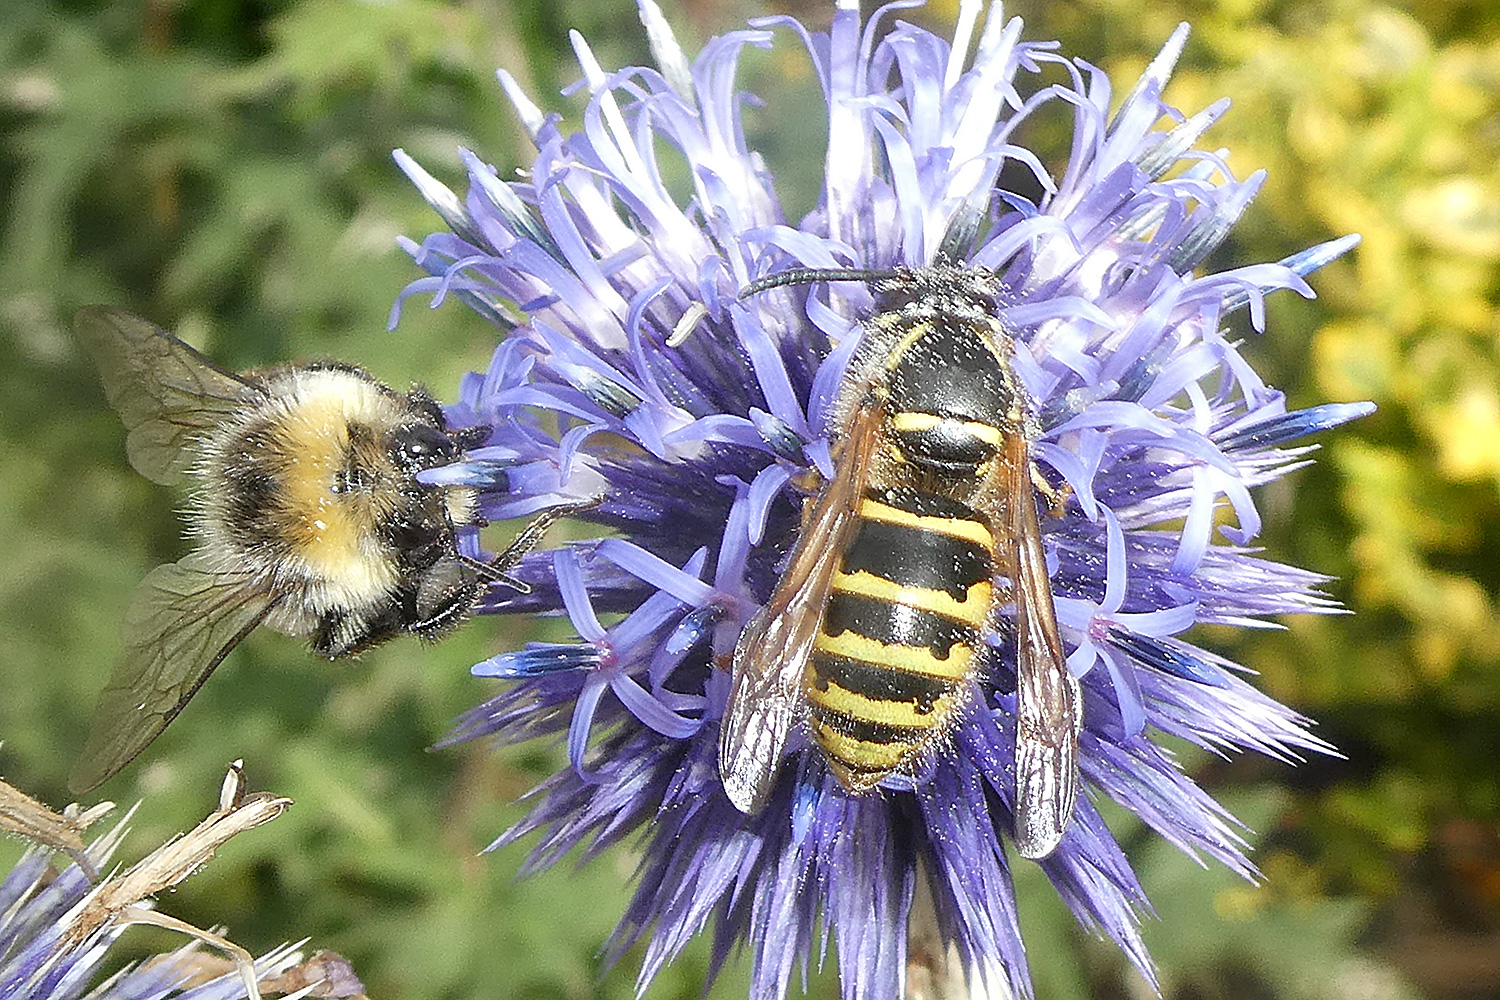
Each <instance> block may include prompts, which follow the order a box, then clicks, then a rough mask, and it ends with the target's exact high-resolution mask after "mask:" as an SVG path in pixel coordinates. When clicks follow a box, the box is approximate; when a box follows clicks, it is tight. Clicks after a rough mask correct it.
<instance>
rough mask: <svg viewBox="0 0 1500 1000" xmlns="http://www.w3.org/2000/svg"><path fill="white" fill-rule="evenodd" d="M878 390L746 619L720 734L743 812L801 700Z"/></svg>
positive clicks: (766, 779) (852, 508)
mask: <svg viewBox="0 0 1500 1000" xmlns="http://www.w3.org/2000/svg"><path fill="white" fill-rule="evenodd" d="M880 421H881V411H880V405H879V401H878V400H877V399H875V398H874V396H873V394H867V398H866V399H865V401H864V402H862V403H861V404H860V405H859V407H858V408H857V409H856V410H855V412H854V414H853V415H852V417H851V419H850V420H849V423H848V426H847V428H846V431H845V434H844V445H843V450H842V452H841V453H840V455H839V460H838V465H837V466H836V467H835V469H834V474H833V478H832V479H831V480H829V481H828V483H827V484H826V485H825V486H824V488H823V492H822V495H821V496H819V497H818V500H817V505H816V507H815V508H814V509H813V513H812V516H811V517H810V518H809V519H808V521H807V524H806V525H805V526H804V527H803V529H802V532H801V534H800V535H799V536H798V538H797V548H796V550H795V551H794V552H793V554H792V561H791V564H790V565H788V566H787V568H786V572H785V573H784V574H782V577H781V581H780V582H779V583H777V585H776V590H775V591H774V592H773V593H772V594H771V600H770V602H769V603H767V604H766V606H765V607H764V608H762V609H761V610H760V612H759V613H758V614H757V615H756V616H755V617H754V618H752V619H750V623H749V624H748V625H746V626H745V630H744V631H743V632H741V633H740V639H739V642H738V643H737V644H736V645H735V649H734V689H733V691H732V692H731V694H730V696H729V710H728V712H727V713H726V714H725V716H724V722H723V728H722V729H721V731H720V734H719V774H720V776H721V777H722V778H723V779H724V791H725V792H726V793H727V794H728V795H729V801H731V802H733V803H734V804H735V806H736V807H737V808H738V809H739V810H740V811H741V812H744V813H754V812H756V811H758V810H759V809H760V808H761V806H763V805H765V801H766V798H767V797H768V796H769V795H770V794H771V788H772V786H773V785H774V784H775V777H776V767H777V765H778V764H779V763H780V761H781V754H782V751H783V750H784V749H785V748H786V739H787V734H788V733H789V732H790V731H791V727H792V725H793V724H794V723H795V722H796V719H797V713H798V711H799V706H800V704H801V693H800V692H801V686H802V669H803V666H804V664H806V662H807V656H808V653H809V652H811V651H812V644H813V639H814V638H816V636H817V634H818V622H819V619H821V618H822V616H823V605H824V604H825V603H826V602H827V599H828V588H829V584H830V581H831V580H832V578H833V574H834V571H835V570H836V569H837V568H838V562H839V558H840V556H841V555H842V554H843V551H844V548H845V546H846V544H847V539H848V535H849V531H850V529H851V528H853V527H854V526H855V525H856V524H857V523H858V521H857V520H856V519H855V516H854V515H855V513H856V511H857V510H858V509H859V500H860V495H861V492H862V490H863V488H864V482H865V478H866V475H867V473H868V469H869V465H870V457H871V455H872V454H873V453H874V450H875V444H876V442H877V440H878V438H877V432H878V431H879V429H880Z"/></svg>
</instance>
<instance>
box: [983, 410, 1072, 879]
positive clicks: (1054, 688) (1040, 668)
mask: <svg viewBox="0 0 1500 1000" xmlns="http://www.w3.org/2000/svg"><path fill="white" fill-rule="evenodd" d="M1029 452H1030V449H1029V448H1028V447H1027V444H1026V439H1025V437H1024V436H1023V435H1021V434H1012V435H1008V436H1007V438H1006V442H1005V451H1004V455H1003V459H1002V462H1001V463H999V464H1000V466H1001V469H1000V471H999V472H998V473H997V474H998V475H1003V476H1004V477H1005V481H1004V483H1003V484H1001V487H1000V488H1001V489H1002V490H1003V500H1002V503H1003V506H1004V508H1005V519H1006V524H1005V525H1004V526H1003V529H1002V530H1001V531H1000V532H997V537H1004V536H1006V535H1008V536H1009V538H1010V544H1009V545H1008V546H1007V545H1002V546H1000V549H1001V550H1002V551H1001V554H1000V555H1001V559H1002V560H1003V561H1006V562H1009V563H1010V564H1011V565H1009V566H1008V567H1007V569H1008V571H1009V575H1010V578H1011V581H1012V589H1013V590H1014V593H1015V602H1016V850H1017V851H1018V852H1019V853H1020V855H1021V856H1022V857H1023V858H1044V857H1046V856H1047V855H1049V854H1051V853H1052V851H1053V850H1054V849H1055V848H1056V847H1057V844H1058V842H1059V841H1060V840H1062V835H1063V831H1064V830H1066V829H1067V827H1068V821H1069V820H1070V819H1071V818H1072V816H1073V804H1074V802H1075V800H1076V799H1077V798H1078V733H1079V731H1080V730H1081V728H1082V726H1083V695H1082V692H1081V691H1080V690H1079V687H1078V679H1077V678H1075V677H1074V676H1073V675H1072V674H1071V673H1069V672H1068V664H1067V657H1066V656H1064V655H1063V645H1062V639H1061V637H1060V636H1059V635H1058V631H1057V610H1056V608H1055V607H1054V606H1053V603H1052V583H1051V580H1050V579H1049V577H1048V575H1047V556H1046V553H1045V552H1044V551H1043V549H1042V528H1041V524H1040V523H1039V522H1038V520H1037V514H1036V500H1035V499H1034V498H1033V496H1032V486H1031V456H1030V453H1029Z"/></svg>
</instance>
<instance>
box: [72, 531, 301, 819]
mask: <svg viewBox="0 0 1500 1000" xmlns="http://www.w3.org/2000/svg"><path fill="white" fill-rule="evenodd" d="M275 603H276V602H275V599H274V598H273V597H272V596H271V595H270V594H268V593H266V592H265V591H264V590H263V589H260V588H257V587H254V586H252V585H251V582H250V579H249V578H248V577H246V576H243V575H239V574H233V573H216V572H210V571H209V570H207V569H205V568H204V567H203V565H202V564H201V563H200V562H199V561H198V558H197V557H196V556H188V557H186V558H185V559H182V560H181V561H179V562H175V563H168V564H167V565H165V566H158V567H156V569H154V570H152V571H151V573H150V574H149V575H147V577H146V579H144V580H142V581H141V584H140V586H139V587H137V588H136V591H135V596H134V597H133V598H132V599H131V602H130V610H129V612H128V613H127V615H126V617H125V627H124V630H123V631H124V640H125V653H124V655H123V656H122V657H121V658H120V661H119V663H117V664H116V665H115V669H114V673H112V674H111V675H110V678H109V684H108V685H107V686H106V687H105V688H104V693H103V694H102V695H100V696H99V706H98V708H96V709H95V710H94V718H93V721H92V722H91V723H90V724H89V737H88V742H87V743H86V744H84V748H83V753H82V755H81V756H80V757H79V759H78V763H77V764H76V765H74V768H73V774H72V775H71V777H70V778H69V779H68V787H69V788H71V789H72V790H73V791H74V792H75V793H82V792H87V791H89V790H90V789H93V788H95V787H96V786H98V785H100V784H102V783H103V782H104V781H106V780H108V779H109V778H110V777H112V776H113V775H115V774H116V773H118V772H119V771H120V769H121V768H123V767H124V766H125V765H126V764H128V763H130V761H131V760H132V759H134V758H135V756H136V755H137V754H138V753H140V752H141V751H142V750H144V749H145V748H146V747H147V745H148V744H150V743H151V741H152V740H154V739H156V737H157V736H159V735H160V734H161V731H162V730H163V729H165V728H166V727H167V723H169V722H171V721H172V720H173V719H174V718H176V716H177V713H178V712H180V711H182V707H183V706H184V705H186V704H187V702H188V699H189V698H191V697H192V696H193V695H194V694H195V693H196V692H197V690H198V688H200V687H202V686H203V682H204V681H205V680H207V679H208V675H209V674H211V673H212V672H213V669H214V668H215V667H217V666H218V665H219V664H220V663H221V662H222V661H223V659H224V657H225V656H227V655H229V651H230V650H231V649H233V648H234V647H235V646H236V645H238V644H239V642H240V640H241V639H243V638H245V636H246V635H248V634H250V631H251V630H252V629H254V628H255V626H257V625H259V624H260V623H261V622H262V621H263V620H264V619H265V617H266V615H267V614H269V613H270V611H271V608H272V607H273V606H274V605H275Z"/></svg>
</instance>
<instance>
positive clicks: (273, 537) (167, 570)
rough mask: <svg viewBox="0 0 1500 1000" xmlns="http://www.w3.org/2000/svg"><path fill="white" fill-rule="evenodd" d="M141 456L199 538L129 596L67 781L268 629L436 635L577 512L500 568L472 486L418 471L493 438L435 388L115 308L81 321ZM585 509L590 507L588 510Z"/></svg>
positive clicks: (121, 754) (117, 750)
mask: <svg viewBox="0 0 1500 1000" xmlns="http://www.w3.org/2000/svg"><path fill="white" fill-rule="evenodd" d="M76 328H77V331H78V335H79V338H80V340H81V341H82V342H83V344H84V346H85V347H86V348H87V349H88V351H89V353H90V354H92V355H93V357H94V360H95V362H96V363H97V365H98V367H99V370H100V375H101V377H102V379H103V382H104V387H105V391H106V393H107V394H108V396H109V400H110V403H111V404H112V405H113V406H114V407H115V409H116V410H118V411H119V413H120V417H121V419H122V420H123V421H124V423H125V426H126V427H127V429H128V430H129V436H128V438H127V442H126V444H127V451H128V455H129V458H130V462H131V464H132V465H133V466H135V468H136V470H137V471H139V472H140V473H141V474H143V475H145V476H146V477H147V478H149V479H151V480H153V481H155V482H158V483H162V484H166V485H176V484H183V483H186V484H190V485H191V486H192V487H193V493H192V498H191V501H190V505H189V508H188V512H187V517H188V523H189V529H190V530H189V533H190V535H192V536H193V537H194V538H195V540H196V542H197V547H196V549H195V550H194V551H193V552H192V553H191V554H189V555H188V556H186V557H184V558H183V559H181V560H179V561H178V562H175V563H169V564H167V565H164V566H159V567H157V568H156V569H155V570H154V571H152V572H151V573H150V574H148V575H147V577H146V578H145V580H143V581H142V582H141V584H140V586H139V587H138V588H137V589H136V592H135V596H134V598H133V599H132V601H131V604H130V608H129V611H128V612H127V615H126V620H125V624H124V628H123V630H122V632H123V639H124V646H125V650H124V654H123V655H122V657H121V659H120V660H119V662H118V663H117V664H116V666H115V668H114V671H113V673H112V674H111V676H110V681H109V684H108V685H107V686H106V687H105V689H104V692H103V694H102V695H101V696H100V699H99V705H98V708H97V709H96V710H95V713H94V719H93V722H92V724H91V726H90V732H89V737H88V741H87V743H86V744H85V746H84V749H83V752H82V754H81V756H80V758H79V761H78V763H77V765H76V766H75V768H74V772H73V775H72V777H71V779H70V785H71V787H72V788H73V789H74V790H75V791H78V792H84V791H88V790H89V789H92V788H94V787H95V786H97V785H99V784H100V783H102V782H103V781H105V780H106V779H107V778H109V777H111V776H112V775H114V774H115V773H116V772H118V771H119V770H120V769H122V768H123V767H124V766H125V765H126V764H128V763H129V762H130V761H131V760H132V759H133V758H134V757H135V756H136V755H137V754H139V753H140V752H141V751H142V750H143V749H145V747H146V746H147V745H148V744H150V743H151V741H152V740H154V739H155V738H156V737H157V736H158V735H159V734H160V733H161V731H162V730H163V729H165V728H166V726H167V724H168V723H169V722H171V721H172V719H173V718H175V717H176V715H177V714H178V713H179V712H180V711H181V710H182V708H183V707H184V706H185V705H186V704H187V702H188V700H189V699H190V698H191V697H192V696H193V694H194V693H196V692H197V690H198V688H199V687H201V686H202V684H203V683H204V681H206V680H207V679H208V676H209V675H210V674H211V673H212V672H213V670H214V669H215V668H216V667H217V666H218V665H219V663H220V662H222V661H223V659H224V658H225V656H227V655H228V654H229V652H230V650H232V649H233V648H234V647H235V646H236V645H238V644H239V643H240V641H241V640H243V639H244V638H245V637H246V636H247V635H248V634H249V633H250V632H251V631H253V630H254V629H255V628H256V627H258V626H259V625H262V624H264V625H268V626H270V627H272V628H274V629H276V630H277V631H280V632H283V633H286V634H288V635H292V636H296V637H299V638H304V639H306V640H307V641H308V643H309V645H310V646H311V648H312V650H313V651H314V652H316V653H318V654H320V655H323V656H328V657H338V656H345V655H349V654H352V653H357V652H359V651H361V650H364V649H367V648H369V647H371V646H374V645H377V644H379V643H382V642H385V641H386V640H388V639H391V638H393V637H395V636H397V635H403V634H412V635H416V636H418V637H419V638H421V639H424V640H435V639H438V638H441V637H442V636H443V635H444V634H446V633H447V632H448V631H449V630H450V629H452V628H453V627H454V626H456V625H458V624H459V623H461V622H462V621H464V620H465V619H466V618H467V617H468V616H469V614H470V612H471V611H472V610H473V607H474V605H475V603H476V602H477V601H478V600H479V598H480V596H481V595H482V594H483V592H484V591H485V589H486V588H487V587H489V586H490V585H492V584H494V583H503V584H506V585H509V586H511V587H514V588H516V589H525V584H523V583H521V582H519V581H517V580H514V579H513V578H512V577H510V576H508V575H507V574H506V572H505V571H506V570H507V569H508V568H509V567H510V566H512V565H514V563H515V562H516V561H517V560H518V559H519V558H520V555H521V554H523V553H524V551H525V549H526V548H527V547H529V545H530V544H533V543H534V542H535V540H536V538H537V537H538V536H539V535H540V534H541V531H543V530H545V527H546V525H547V523H549V522H550V521H551V520H552V519H554V518H555V517H556V516H558V514H560V513H568V512H571V509H563V508H559V509H558V510H556V511H554V512H548V513H546V514H543V515H542V516H541V517H540V518H538V519H537V520H536V521H535V522H533V524H532V525H531V526H530V528H528V529H527V530H526V531H523V532H522V535H521V537H520V538H519V539H518V541H517V542H516V543H515V544H514V545H512V546H511V548H509V549H507V550H506V551H505V552H503V553H501V555H500V556H499V557H497V558H496V559H495V560H494V561H493V562H489V563H485V562H480V561H478V560H476V559H472V558H469V557H467V556H465V555H463V554H461V553H460V552H459V551H458V541H457V530H458V528H459V527H460V526H464V525H469V524H474V523H477V518H476V515H477V508H478V494H477V492H476V491H475V489H473V488H471V487H467V486H435V485H428V484H426V483H423V482H422V481H420V480H419V479H418V474H419V473H421V472H423V471H424V470H427V469H432V468H436V467H438V466H443V465H447V464H449V463H451V462H454V461H456V460H457V459H458V458H459V457H460V456H461V454H462V452H464V451H465V450H467V449H469V448H473V447H476V446H477V445H479V444H481V443H482V442H483V441H484V440H485V439H486V438H487V437H488V436H489V428H487V427H469V428H450V427H448V425H447V422H446V420H445V418H444V416H443V412H442V410H441V408H440V407H439V406H438V405H437V403H436V402H435V401H434V400H433V398H432V397H431V396H429V395H428V394H427V393H426V391H424V390H422V389H419V388H414V389H412V390H411V391H409V392H405V393H402V392H398V391H396V390H394V389H392V388H391V387H389V386H387V385H385V384H384V383H382V382H381V381H379V380H378V379H376V378H374V377H373V376H371V375H369V374H367V373H366V372H364V371H362V370H361V369H359V368H355V367H353V366H350V365H344V364H338V363H317V364H305V365H286V366H282V367H278V368H274V369H271V370H269V371H266V372H261V373H248V374H234V373H232V372H228V371H225V370H224V369H222V368H219V367H218V366H217V365H215V364H214V363H213V362H212V361H210V360H209V359H208V358H206V357H204V356H203V355H202V354H200V353H198V352H197V351H196V350H194V349H193V348H192V347H190V346H188V345H187V344H185V343H183V342H182V341H180V340H178V339H177V338H176V337H173V336H172V335H170V334H168V333H166V332H165V331H163V330H161V329H159V328H157V327H155V326H153V325H152V324H150V323H148V322H146V321H145V320H142V319H138V318H136V317H134V316H131V315H128V314H126V313H123V312H119V311H117V310H113V309H108V308H104V307H92V308H89V309H85V310H83V311H82V312H80V313H79V314H78V318H77V321H76ZM584 506H587V505H584Z"/></svg>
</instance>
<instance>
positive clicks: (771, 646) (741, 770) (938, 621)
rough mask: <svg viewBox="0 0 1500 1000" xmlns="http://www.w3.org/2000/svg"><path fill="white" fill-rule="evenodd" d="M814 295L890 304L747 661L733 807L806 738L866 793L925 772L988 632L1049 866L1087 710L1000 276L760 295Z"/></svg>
mask: <svg viewBox="0 0 1500 1000" xmlns="http://www.w3.org/2000/svg"><path fill="white" fill-rule="evenodd" d="M820 280H865V281H870V282H872V283H873V284H874V286H875V288H876V290H877V291H878V292H881V293H883V294H884V295H885V296H886V297H887V298H888V300H889V302H888V305H887V308H886V309H885V310H884V311H883V312H881V313H879V314H878V315H876V316H875V317H874V318H873V319H872V320H870V321H869V322H868V323H867V324H866V327H865V331H864V343H863V344H862V346H861V349H860V351H859V352H858V353H857V354H856V357H855V359H854V361H853V362H852V363H851V365H850V370H849V373H848V375H846V377H845V381H844V385H843V389H842V391H841V395H840V397H839V401H838V408H837V412H838V417H837V426H838V433H837V436H836V439H835V447H836V449H837V463H836V467H835V471H834V475H833V477H832V478H830V479H829V480H828V481H826V482H825V483H824V484H823V487H822V489H821V490H820V492H819V493H818V495H817V497H816V498H815V499H814V500H813V501H812V502H811V509H810V512H809V514H808V516H807V517H806V518H805V519H804V521H805V523H804V527H803V530H802V532H801V534H800V535H799V537H798V541H797V545H796V547H795V548H794V550H793V552H792V554H791V556H790V558H789V560H788V565H787V567H786V570H785V571H784V573H783V575H782V578H781V580H780V582H779V583H778V585H777V587H776V589H775V591H774V592H773V593H772V595H771V599H770V601H769V602H768V603H767V605H766V606H765V608H763V609H762V610H761V611H760V613H758V614H757V615H756V616H755V617H754V618H752V619H751V621H750V623H749V624H748V625H747V626H746V627H745V629H744V631H743V632H742V633H741V636H740V639H739V642H738V644H737V646H736V650H735V656H734V664H733V669H734V682H733V693H732V694H731V698H730V705H729V709H728V713H727V715H726V717H725V720H724V723H723V729H722V734H721V742H720V769H721V773H722V775H723V778H724V783H725V788H726V791H727V793H728V794H729V797H730V799H731V800H732V801H733V802H734V803H735V805H736V806H738V807H739V808H740V809H742V810H744V811H746V812H753V811H755V810H757V809H759V808H760V806H761V805H762V804H764V802H765V800H766V798H767V797H768V796H769V794H770V792H771V789H772V787H773V785H774V779H775V775H776V772H777V768H778V765H779V762H780V758H781V756H782V752H783V750H784V748H785V745H786V741H787V738H788V735H789V733H790V731H791V730H792V729H793V728H794V727H796V726H797V725H799V724H803V725H805V726H806V729H807V732H808V734H809V735H810V737H811V739H812V741H813V742H814V743H815V744H816V745H817V746H818V747H819V749H820V750H821V751H822V754H823V757H824V759H825V760H826V761H827V764H828V766H829V768H830V770H831V771H832V772H833V773H834V775H835V776H836V777H837V778H838V779H839V780H840V781H841V782H842V783H843V784H844V785H845V787H847V788H849V789H850V790H851V791H853V792H864V791H867V790H869V789H871V788H873V787H875V786H876V785H878V784H879V783H880V782H881V781H882V780H883V779H885V778H886V777H887V776H889V775H891V774H892V773H894V772H897V771H904V772H908V773H914V772H915V771H916V769H917V768H918V766H919V765H920V764H921V763H922V762H923V761H924V760H926V759H927V758H928V757H929V756H930V755H931V754H932V752H933V751H934V749H935V748H936V747H937V746H939V745H940V744H941V743H942V741H943V740H944V739H945V738H947V737H948V736H949V735H950V733H951V731H952V728H953V725H954V723H955V722H956V721H957V720H958V719H959V718H960V717H961V716H962V714H963V710H964V709H965V707H966V705H967V703H968V701H969V700H970V698H971V697H972V696H973V694H974V689H975V682H976V681H977V680H978V679H979V678H980V676H981V675H982V674H983V673H984V671H985V670H986V669H987V662H986V661H987V657H988V655H989V647H988V644H987V643H986V642H985V635H986V633H987V632H990V631H992V630H1002V631H1010V632H1012V633H1013V634H1014V635H1015V640H1016V641H1015V646H1016V649H1017V664H1016V674H1017V719H1016V726H1017V740H1016V772H1017V835H1016V839H1017V844H1018V848H1019V850H1020V852H1021V853H1022V854H1023V855H1025V856H1028V857H1041V856H1044V855H1046V854H1047V853H1050V852H1051V850H1052V849H1053V848H1055V846H1056V844H1057V842H1058V840H1059V839H1060V838H1061V836H1062V832H1063V830H1064V828H1065V827H1066V824H1067V822H1068V818H1069V817H1070V816H1071V814H1072V809H1073V803H1074V799H1075V796H1076V789H1077V777H1076V762H1075V758H1076V748H1077V740H1078V732H1079V727H1080V725H1081V706H1082V701H1081V697H1080V695H1079V691H1078V684H1077V681H1076V680H1075V679H1074V678H1073V677H1072V676H1071V675H1070V674H1069V673H1068V671H1067V667H1066V663H1065V658H1064V655H1063V648H1062V642H1061V639H1060V638H1059V635H1058V628H1057V620H1056V614H1055V610H1054V607H1053V602H1052V593H1051V586H1050V581H1049V578H1048V575H1047V569H1046V561H1045V554H1044V551H1043V549H1042V544H1041V527H1040V523H1039V519H1038V514H1037V508H1036V498H1035V496H1034V486H1033V469H1032V462H1031V455H1030V440H1031V437H1032V435H1033V433H1034V431H1033V430H1032V427H1031V419H1030V416H1029V412H1028V402H1027V398H1026V395H1025V392H1024V390H1023V388H1022V387H1021V386H1020V384H1019V381H1018V379H1017V378H1016V375H1015V372H1014V370H1013V367H1012V361H1011V359H1012V355H1013V352H1014V345H1013V342H1012V341H1011V338H1010V337H1009V335H1008V334H1007V333H1006V332H1005V330H1004V328H1003V327H1002V325H1001V324H1000V323H999V322H998V321H997V320H996V319H995V318H994V316H993V309H994V305H993V285H994V279H993V276H992V275H990V274H989V272H986V271H982V270H980V269H973V268H965V267H957V266H951V265H938V266H934V267H931V268H925V269H899V270H897V271H894V272H881V273H870V272H847V271H803V272H789V273H788V274H787V275H777V276H775V277H773V278H771V279H767V280H766V281H763V282H761V283H759V284H758V285H756V286H752V289H751V291H759V290H763V289H764V288H767V287H771V286H772V285H776V284H790V283H798V282H807V281H820ZM1037 481H1038V482H1039V483H1041V482H1042V481H1041V480H1040V478H1039V477H1037ZM1007 605H1014V608H1015V613H1014V624H1012V620H1011V617H1010V616H1009V615H1007V614H1006V613H1005V608H1006V606H1007Z"/></svg>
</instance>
